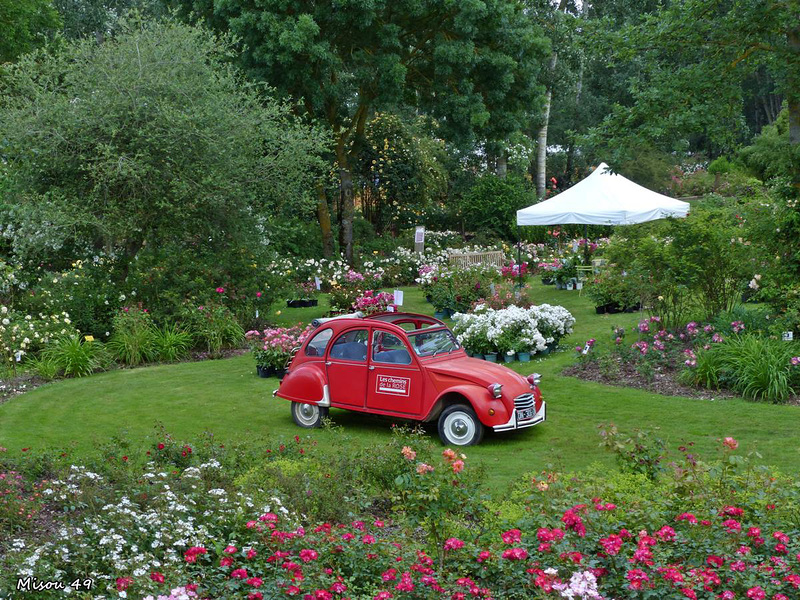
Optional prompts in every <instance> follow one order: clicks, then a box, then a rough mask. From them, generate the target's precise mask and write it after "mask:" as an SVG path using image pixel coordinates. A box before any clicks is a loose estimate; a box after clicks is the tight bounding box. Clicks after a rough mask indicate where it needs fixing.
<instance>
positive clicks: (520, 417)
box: [517, 408, 535, 421]
mask: <svg viewBox="0 0 800 600" xmlns="http://www.w3.org/2000/svg"><path fill="white" fill-rule="evenodd" d="M534 414H535V413H534V412H533V409H532V408H525V409H522V410H518V411H517V421H527V420H528V419H532V418H533V415H534Z"/></svg>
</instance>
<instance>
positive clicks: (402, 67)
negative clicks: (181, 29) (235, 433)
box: [175, 0, 546, 261]
mask: <svg viewBox="0 0 800 600" xmlns="http://www.w3.org/2000/svg"><path fill="white" fill-rule="evenodd" d="M175 2H176V3H177V4H178V5H179V6H180V7H181V8H182V9H183V11H184V13H185V14H186V15H187V16H189V15H194V17H195V18H203V19H205V21H206V22H207V23H209V24H210V25H212V26H213V27H215V28H217V29H219V30H230V31H232V32H234V33H235V34H236V35H237V36H239V37H240V38H241V48H242V51H243V55H242V60H243V64H244V66H245V68H246V69H247V71H248V72H249V73H250V74H251V75H252V76H253V77H254V78H257V79H259V80H262V81H266V82H267V83H269V84H270V85H271V86H273V87H275V88H276V89H277V90H278V91H279V92H280V93H284V94H287V95H288V96H290V97H292V98H293V99H295V100H296V101H297V103H298V104H297V106H298V110H300V111H302V112H304V113H305V114H306V115H307V116H308V117H310V118H311V119H314V120H317V121H319V122H322V123H325V124H326V125H327V127H328V128H329V129H330V130H331V131H332V133H333V135H334V139H335V151H334V154H335V162H336V167H337V169H338V174H339V180H340V188H341V199H342V216H341V227H342V233H343V236H342V237H343V242H344V248H343V249H344V252H345V257H346V259H347V260H348V261H352V259H353V217H354V210H355V205H354V199H353V175H352V171H353V168H354V164H355V161H356V159H357V157H358V154H359V151H360V149H361V146H362V144H363V140H364V128H365V126H366V123H367V121H368V119H369V118H370V116H371V115H372V114H373V112H374V111H375V110H376V109H382V108H385V107H388V108H391V107H398V106H408V105H412V106H419V107H421V108H422V109H423V110H426V111H428V112H430V113H431V114H433V115H435V116H437V117H439V119H440V124H441V126H442V131H443V132H444V131H447V132H448V135H453V136H460V137H461V138H462V139H463V138H470V137H473V136H474V134H475V131H476V130H480V129H482V128H486V127H489V126H490V124H491V123H492V122H493V121H492V118H493V116H495V117H499V116H500V115H507V114H509V113H515V112H518V108H519V107H521V106H523V105H525V104H526V103H527V105H528V106H530V105H531V104H532V103H534V102H535V101H536V97H537V96H538V95H539V89H538V87H537V85H536V81H535V78H533V79H532V78H531V77H530V74H531V72H532V70H535V69H536V65H537V64H538V60H539V56H540V54H541V53H542V48H543V46H544V44H546V42H544V41H543V40H542V38H541V35H537V33H536V32H535V31H534V30H532V28H531V27H532V25H531V23H530V22H529V21H528V20H526V19H524V18H523V13H522V6H521V5H520V4H519V3H517V2H516V1H511V2H509V1H508V0H460V1H459V2H450V1H443V0H391V1H390V0H351V1H348V2H340V1H334V0H326V1H318V0H298V1H296V2H291V3H289V2H285V1H283V0H228V1H226V2H224V3H223V2H218V1H214V0H175ZM495 122H497V119H496V120H495ZM319 206H320V209H321V212H320V215H321V218H320V221H321V222H322V221H323V215H322V213H323V212H324V209H323V202H322V201H320V203H319Z"/></svg>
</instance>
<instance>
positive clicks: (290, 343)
mask: <svg viewBox="0 0 800 600" xmlns="http://www.w3.org/2000/svg"><path fill="white" fill-rule="evenodd" d="M312 330H313V328H312V327H311V326H310V325H309V326H307V327H305V328H303V326H302V325H300V324H299V323H298V324H297V325H295V326H294V327H271V328H268V329H265V330H263V331H256V330H251V331H248V332H246V333H245V339H246V340H247V342H248V344H249V345H250V349H251V350H252V352H253V356H254V357H255V359H256V364H257V365H259V366H262V367H271V368H273V369H282V368H283V367H285V366H286V363H287V362H288V360H289V358H290V357H291V355H292V352H293V351H294V350H295V349H296V348H298V347H299V346H300V345H301V344H302V343H303V342H304V341H305V340H306V338H307V337H308V335H309V334H310V333H311V331H312Z"/></svg>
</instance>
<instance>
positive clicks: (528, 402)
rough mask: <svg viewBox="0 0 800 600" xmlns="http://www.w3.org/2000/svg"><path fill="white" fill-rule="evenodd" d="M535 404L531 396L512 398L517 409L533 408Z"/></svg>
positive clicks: (523, 395) (524, 395)
mask: <svg viewBox="0 0 800 600" xmlns="http://www.w3.org/2000/svg"><path fill="white" fill-rule="evenodd" d="M535 403H536V401H535V400H534V398H533V394H522V395H521V396H517V397H516V398H514V407H515V408H517V409H523V408H533V406H534V404H535Z"/></svg>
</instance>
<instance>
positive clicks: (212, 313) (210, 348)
mask: <svg viewBox="0 0 800 600" xmlns="http://www.w3.org/2000/svg"><path fill="white" fill-rule="evenodd" d="M181 321H182V322H183V323H184V325H185V326H186V327H187V328H188V330H189V331H191V332H192V338H193V342H194V347H195V348H200V349H203V350H205V351H206V352H208V353H209V354H210V355H211V357H214V358H218V357H220V356H221V355H222V351H223V350H226V349H229V348H238V347H240V346H241V345H242V344H243V343H244V330H243V329H242V326H241V325H239V322H238V321H237V319H236V316H235V315H234V314H233V312H232V311H231V310H230V309H229V308H227V307H226V306H224V305H223V304H220V303H218V302H213V301H212V302H211V303H209V304H200V305H194V304H186V305H184V307H183V310H182V311H181Z"/></svg>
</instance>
